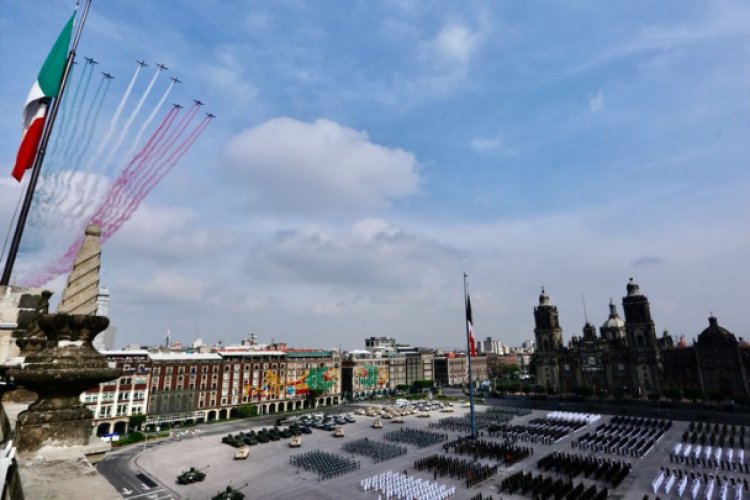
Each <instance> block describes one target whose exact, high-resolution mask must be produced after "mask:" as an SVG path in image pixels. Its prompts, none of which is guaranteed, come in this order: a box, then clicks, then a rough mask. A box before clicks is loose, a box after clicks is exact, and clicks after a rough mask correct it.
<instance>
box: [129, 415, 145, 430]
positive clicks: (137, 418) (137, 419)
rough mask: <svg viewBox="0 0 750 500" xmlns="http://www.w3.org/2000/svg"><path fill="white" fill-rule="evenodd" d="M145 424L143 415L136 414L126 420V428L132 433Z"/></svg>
mask: <svg viewBox="0 0 750 500" xmlns="http://www.w3.org/2000/svg"><path fill="white" fill-rule="evenodd" d="M145 423H146V415H144V414H143V413H137V414H135V415H131V416H130V418H129V419H128V428H129V429H130V430H131V431H133V430H137V429H140V427H141V426H142V425H143V424H145Z"/></svg>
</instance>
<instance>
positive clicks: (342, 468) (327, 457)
mask: <svg viewBox="0 0 750 500" xmlns="http://www.w3.org/2000/svg"><path fill="white" fill-rule="evenodd" d="M289 463H290V464H292V465H295V466H297V467H301V468H303V469H305V470H311V471H315V472H316V473H317V474H318V480H320V481H324V480H326V479H331V478H332V477H337V476H340V475H342V474H346V473H348V472H352V471H355V470H358V469H359V468H360V466H361V464H360V462H359V460H354V459H351V458H346V457H342V456H339V455H336V454H333V453H327V452H325V451H321V450H312V451H308V452H305V453H300V454H299V455H292V456H291V457H289Z"/></svg>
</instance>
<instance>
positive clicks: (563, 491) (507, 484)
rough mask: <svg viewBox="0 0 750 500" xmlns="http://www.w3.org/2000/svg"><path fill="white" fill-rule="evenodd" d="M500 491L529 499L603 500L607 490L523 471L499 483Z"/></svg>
mask: <svg viewBox="0 0 750 500" xmlns="http://www.w3.org/2000/svg"><path fill="white" fill-rule="evenodd" d="M500 490H501V491H505V492H508V493H510V494H511V495H522V496H527V497H531V498H554V499H555V500H603V499H605V498H607V495H608V490H607V488H603V489H601V490H600V489H598V488H597V487H596V486H589V487H587V486H586V485H584V484H583V483H578V484H577V485H575V486H574V485H573V481H571V480H570V479H561V478H559V477H551V476H547V475H545V474H536V475H534V474H532V473H531V472H526V473H524V472H523V471H519V472H516V473H515V474H513V475H511V476H508V477H506V478H505V479H503V481H502V483H500Z"/></svg>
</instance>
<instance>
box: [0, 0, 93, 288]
mask: <svg viewBox="0 0 750 500" xmlns="http://www.w3.org/2000/svg"><path fill="white" fill-rule="evenodd" d="M85 2H86V4H85V6H84V7H83V14H82V15H81V23H80V24H79V25H78V30H77V31H76V35H75V38H74V39H73V45H72V46H71V48H70V52H68V59H67V61H66V62H65V71H64V72H63V76H62V80H60V91H59V92H58V93H57V97H56V98H53V102H52V110H51V111H50V114H49V120H48V121H47V125H46V127H44V132H43V133H42V138H41V140H40V142H39V149H37V152H36V157H35V158H34V165H33V166H32V170H31V180H30V181H29V185H28V187H27V188H26V196H25V198H24V200H23V205H22V206H21V213H20V214H19V215H18V222H17V223H16V231H15V233H13V240H12V241H11V244H10V250H9V251H8V258H7V259H6V260H5V269H4V270H3V276H2V279H0V286H3V285H6V286H7V285H8V284H9V283H10V275H11V273H12V272H13V266H14V265H15V263H16V256H17V255H18V248H19V247H20V246H21V237H22V236H23V230H24V227H25V226H26V219H27V218H28V216H29V211H30V210H31V200H32V199H33V198H34V190H35V189H36V183H37V181H38V180H39V173H40V172H41V170H42V162H44V153H45V152H46V150H47V143H48V142H49V138H50V135H51V134H52V126H53V125H54V123H55V118H56V117H57V111H58V110H59V109H60V103H61V102H62V98H63V93H64V92H65V87H66V85H67V83H68V77H69V76H70V68H71V67H72V66H73V60H74V59H75V57H76V49H77V48H78V41H79V40H80V39H81V32H82V31H83V25H84V24H85V23H86V17H87V16H88V14H89V7H91V0H85Z"/></svg>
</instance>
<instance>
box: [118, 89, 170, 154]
mask: <svg viewBox="0 0 750 500" xmlns="http://www.w3.org/2000/svg"><path fill="white" fill-rule="evenodd" d="M174 85H175V82H174V80H172V82H171V83H170V84H169V86H168V87H167V90H166V91H165V92H164V94H163V95H162V96H161V99H159V102H158V103H157V104H156V106H154V109H153V110H152V111H151V114H150V115H148V118H146V121H145V122H143V125H141V128H140V130H138V134H137V135H136V136H135V140H134V141H133V144H132V145H131V146H130V149H129V150H128V152H127V153H126V154H125V155H124V156H123V158H124V159H125V162H129V161H130V159H131V158H132V157H133V153H135V150H136V148H138V144H140V143H141V139H143V134H144V133H145V132H146V129H148V127H149V125H151V122H152V121H154V118H155V117H156V114H157V113H158V112H159V110H160V109H161V107H162V106H163V105H164V101H166V100H167V97H169V94H170V93H171V92H172V89H173V88H174Z"/></svg>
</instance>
